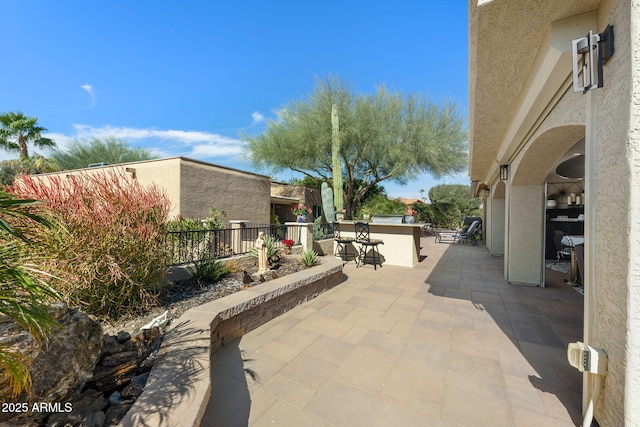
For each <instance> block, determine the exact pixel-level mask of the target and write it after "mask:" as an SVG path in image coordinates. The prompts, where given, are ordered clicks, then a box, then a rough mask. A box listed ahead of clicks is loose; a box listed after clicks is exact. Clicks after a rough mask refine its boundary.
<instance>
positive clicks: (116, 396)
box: [107, 391, 120, 405]
mask: <svg viewBox="0 0 640 427" xmlns="http://www.w3.org/2000/svg"><path fill="white" fill-rule="evenodd" d="M107 400H108V401H109V404H110V405H117V404H118V403H120V393H118V392H117V391H114V392H113V393H111V396H109V399H107Z"/></svg>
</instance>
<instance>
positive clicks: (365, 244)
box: [355, 222, 384, 270]
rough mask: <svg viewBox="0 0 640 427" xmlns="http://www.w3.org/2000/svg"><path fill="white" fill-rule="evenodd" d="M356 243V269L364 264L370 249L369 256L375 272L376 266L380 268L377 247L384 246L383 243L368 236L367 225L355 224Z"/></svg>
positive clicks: (365, 223)
mask: <svg viewBox="0 0 640 427" xmlns="http://www.w3.org/2000/svg"><path fill="white" fill-rule="evenodd" d="M355 226H356V243H358V244H359V245H360V251H359V253H358V258H356V267H360V265H361V264H365V263H366V258H367V252H369V248H371V254H372V257H373V269H374V270H377V267H378V264H380V267H382V261H381V260H380V252H379V251H378V245H384V242H383V241H382V240H380V239H372V238H371V236H370V234H369V223H367V222H356V224H355Z"/></svg>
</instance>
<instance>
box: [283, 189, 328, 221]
mask: <svg viewBox="0 0 640 427" xmlns="http://www.w3.org/2000/svg"><path fill="white" fill-rule="evenodd" d="M271 195H272V196H280V197H283V198H289V199H295V201H294V200H291V202H288V203H284V202H279V205H278V206H277V207H276V215H278V220H279V221H280V222H281V223H284V222H287V221H295V220H296V216H295V215H294V214H293V213H291V211H290V208H291V207H293V206H295V205H297V204H300V205H304V206H308V207H310V208H311V209H313V210H314V211H315V212H316V213H317V212H321V211H322V194H321V191H320V189H319V188H313V187H308V186H305V185H290V184H284V183H281V182H272V183H271ZM315 219H316V216H315V215H314V214H313V212H312V213H311V215H309V217H308V220H307V221H309V222H312V221H314V220H315ZM323 221H326V220H323Z"/></svg>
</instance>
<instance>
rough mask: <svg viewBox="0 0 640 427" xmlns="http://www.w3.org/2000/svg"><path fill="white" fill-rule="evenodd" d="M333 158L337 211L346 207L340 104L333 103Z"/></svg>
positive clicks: (334, 199) (334, 201)
mask: <svg viewBox="0 0 640 427" xmlns="http://www.w3.org/2000/svg"><path fill="white" fill-rule="evenodd" d="M331 160H332V163H333V171H332V175H333V204H334V205H335V207H336V212H339V211H342V210H343V209H344V191H343V189H342V162H341V161H340V123H339V121H338V106H337V105H336V104H332V105H331Z"/></svg>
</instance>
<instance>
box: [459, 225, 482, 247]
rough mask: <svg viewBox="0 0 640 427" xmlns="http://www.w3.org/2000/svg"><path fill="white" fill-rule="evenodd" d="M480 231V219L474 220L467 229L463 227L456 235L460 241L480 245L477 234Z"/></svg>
mask: <svg viewBox="0 0 640 427" xmlns="http://www.w3.org/2000/svg"><path fill="white" fill-rule="evenodd" d="M479 232H480V221H477V220H476V221H473V222H472V223H471V225H469V227H468V228H467V229H466V230H465V229H463V230H462V231H460V233H458V235H457V236H456V238H457V240H458V242H462V243H465V242H469V243H471V245H472V246H477V245H478V240H477V239H476V235H477V234H478V233H479Z"/></svg>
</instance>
